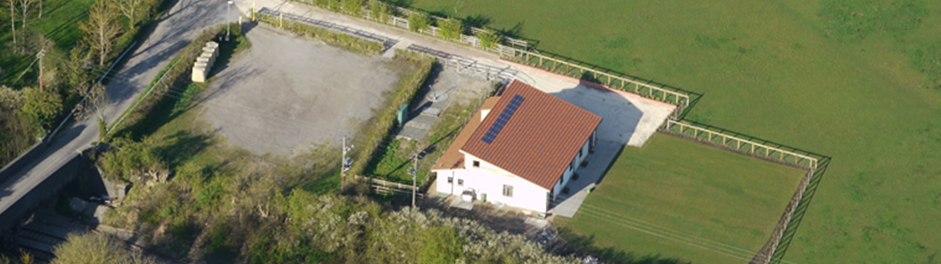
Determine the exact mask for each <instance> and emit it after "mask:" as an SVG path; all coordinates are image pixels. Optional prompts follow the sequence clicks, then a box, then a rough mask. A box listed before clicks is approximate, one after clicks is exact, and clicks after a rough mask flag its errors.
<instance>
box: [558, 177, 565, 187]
mask: <svg viewBox="0 0 941 264" xmlns="http://www.w3.org/2000/svg"><path fill="white" fill-rule="evenodd" d="M564 179H565V175H562V176H559V184H558V185H562V180H564Z"/></svg>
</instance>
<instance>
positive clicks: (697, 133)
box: [661, 119, 819, 170]
mask: <svg viewBox="0 0 941 264" xmlns="http://www.w3.org/2000/svg"><path fill="white" fill-rule="evenodd" d="M661 131H663V132H667V133H671V134H674V135H678V136H684V137H688V138H692V139H696V140H699V141H701V142H706V143H712V144H713V145H717V146H720V147H724V148H728V149H732V150H735V151H738V152H744V153H746V154H749V155H751V156H756V157H759V158H763V159H767V160H771V161H775V162H780V163H784V164H788V165H793V166H797V167H801V168H808V169H811V170H816V169H817V164H818V162H819V159H818V158H816V157H812V156H810V155H811V154H810V153H806V154H802V153H798V152H797V150H796V149H793V148H790V147H786V146H782V145H772V144H770V143H766V142H759V140H757V139H746V138H743V137H739V136H733V135H728V134H725V133H723V132H721V131H715V130H712V129H708V128H704V127H700V126H696V125H693V124H689V123H686V122H683V121H676V120H672V119H667V120H666V122H664V125H663V127H661ZM788 149H792V150H788Z"/></svg>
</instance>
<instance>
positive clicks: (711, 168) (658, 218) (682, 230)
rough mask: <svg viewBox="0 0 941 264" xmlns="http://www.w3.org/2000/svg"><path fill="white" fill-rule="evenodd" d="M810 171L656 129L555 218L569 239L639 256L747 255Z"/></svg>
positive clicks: (735, 258)
mask: <svg viewBox="0 0 941 264" xmlns="http://www.w3.org/2000/svg"><path fill="white" fill-rule="evenodd" d="M678 164H679V165H678ZM803 173H804V171H803V170H801V169H796V168H792V167H788V166H784V165H780V164H776V163H772V162H767V161H761V160H758V159H755V158H752V157H747V156H743V155H739V154H736V153H732V152H728V151H725V150H721V149H717V148H714V147H711V146H706V145H702V144H690V142H689V141H688V140H686V139H682V138H677V137H673V136H669V135H664V134H656V135H654V136H653V137H652V138H651V139H650V140H649V141H648V142H647V144H646V145H644V147H642V148H634V147H625V148H624V151H623V152H622V153H621V155H620V156H619V157H618V158H617V159H616V160H615V161H614V164H613V165H612V167H611V169H610V170H609V171H608V173H607V174H606V175H605V176H604V178H603V179H602V181H601V184H599V185H598V187H597V189H596V191H594V192H592V193H591V194H590V195H588V198H587V199H586V200H585V203H584V204H582V206H581V208H579V210H578V213H577V214H576V215H575V217H573V218H571V219H566V218H556V223H558V224H559V225H560V226H561V227H562V228H563V229H564V230H565V231H566V232H563V237H565V238H566V239H567V240H568V241H569V242H570V243H575V244H578V243H580V242H581V243H586V242H593V243H594V245H595V246H597V247H611V248H612V249H614V251H620V252H622V253H629V254H633V256H635V257H637V258H638V259H640V258H643V257H651V256H653V257H654V258H657V259H678V260H681V261H691V262H693V263H746V262H748V260H750V259H751V257H752V256H754V252H755V251H757V250H758V249H759V248H761V246H762V245H763V244H764V243H765V241H766V240H767V239H768V237H769V236H770V233H771V230H772V229H773V228H774V226H775V224H776V223H777V221H778V218H779V217H780V216H781V212H782V211H783V210H784V207H785V205H787V202H788V200H789V198H790V197H791V195H792V194H793V192H794V189H795V188H796V187H797V184H798V183H799V181H800V178H801V176H802V175H803ZM612 230H617V231H616V232H612ZM581 246H588V244H585V245H581ZM605 257H608V258H610V257H611V256H605ZM615 259H618V258H615ZM618 260H622V261H623V260H624V259H618Z"/></svg>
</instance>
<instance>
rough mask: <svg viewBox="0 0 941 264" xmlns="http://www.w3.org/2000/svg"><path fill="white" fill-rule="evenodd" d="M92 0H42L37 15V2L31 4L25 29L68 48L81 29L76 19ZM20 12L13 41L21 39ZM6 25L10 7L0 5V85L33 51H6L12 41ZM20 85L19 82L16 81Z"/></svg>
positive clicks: (82, 16)
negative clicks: (0, 10)
mask: <svg viewBox="0 0 941 264" xmlns="http://www.w3.org/2000/svg"><path fill="white" fill-rule="evenodd" d="M92 2H94V1H92V0H44V4H43V5H44V6H43V17H42V18H41V19H39V18H37V16H38V15H39V5H38V4H34V6H35V7H34V8H32V11H31V12H30V15H29V17H28V19H27V20H26V27H27V31H35V32H39V33H42V34H44V35H45V36H46V37H47V38H49V39H51V40H52V41H55V43H56V47H57V48H59V49H61V50H68V49H71V48H72V45H75V43H76V42H78V41H79V40H80V39H81V38H82V35H84V32H82V30H80V29H79V28H78V23H79V21H82V20H84V19H85V18H86V17H88V7H89V6H91V4H92ZM20 15H21V14H20V13H17V14H16V34H17V41H22V39H21V38H22V37H23V36H24V31H23V30H22V28H21V27H22V24H21V23H22V20H21V19H22V18H21V17H20ZM11 32H12V31H11V28H10V7H9V6H7V5H3V12H0V43H2V44H0V50H2V51H3V54H2V55H0V65H3V73H2V75H0V84H9V83H10V82H12V81H14V80H15V79H16V77H17V76H19V75H20V73H22V71H23V70H25V69H26V66H28V65H29V63H30V61H32V59H33V58H34V55H35V54H12V53H10V52H9V50H8V49H9V48H10V46H12V44H13V35H12V34H11ZM20 84H21V85H22V83H20Z"/></svg>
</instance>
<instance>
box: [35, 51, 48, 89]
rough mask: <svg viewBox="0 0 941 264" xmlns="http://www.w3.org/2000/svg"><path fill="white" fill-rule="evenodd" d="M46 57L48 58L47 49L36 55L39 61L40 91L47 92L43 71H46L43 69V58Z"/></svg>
mask: <svg viewBox="0 0 941 264" xmlns="http://www.w3.org/2000/svg"><path fill="white" fill-rule="evenodd" d="M45 56H46V49H45V48H43V49H41V50H39V54H36V59H38V60H39V90H40V91H45V90H46V89H45V85H44V84H45V83H44V80H43V70H44V69H45V68H43V67H42V57H45Z"/></svg>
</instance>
